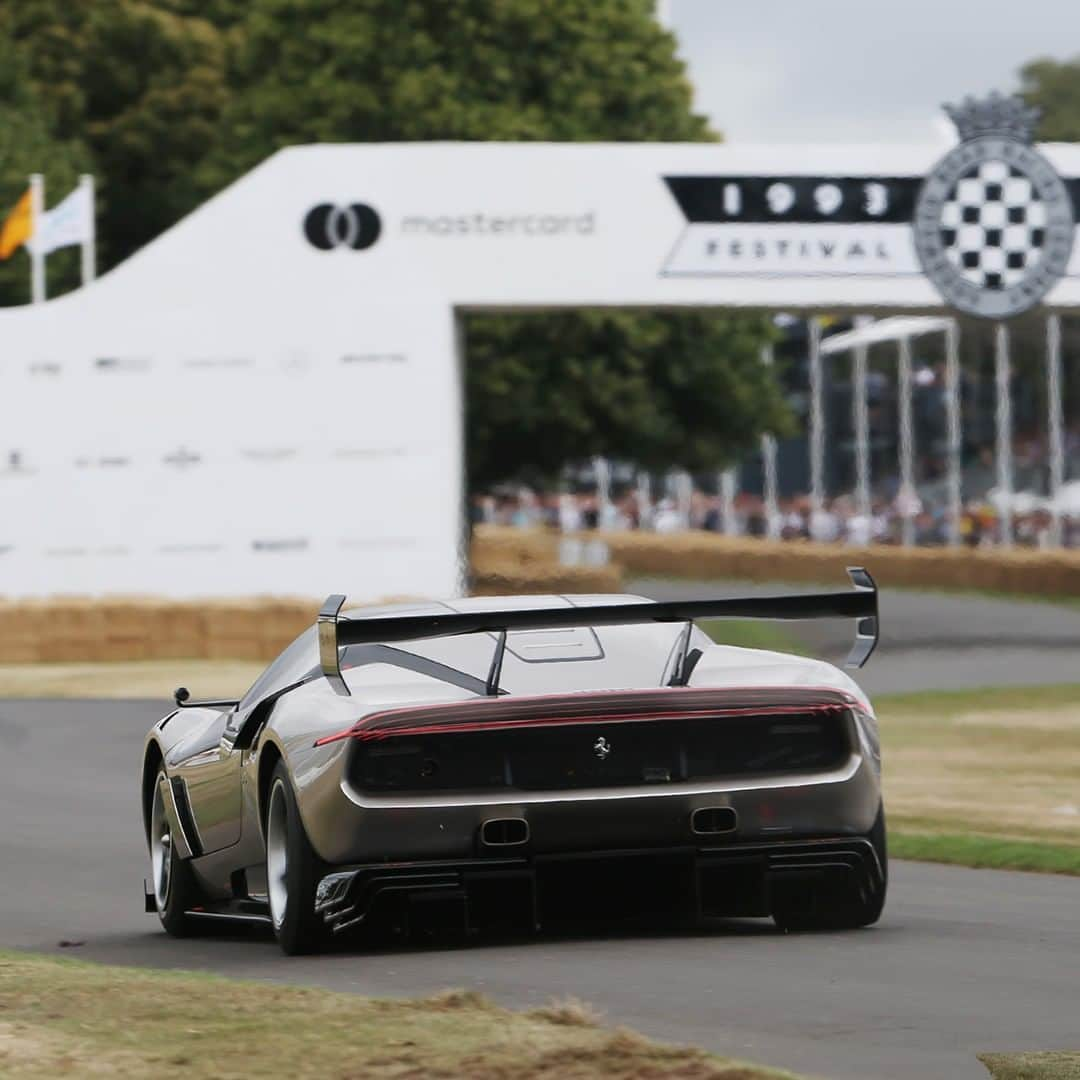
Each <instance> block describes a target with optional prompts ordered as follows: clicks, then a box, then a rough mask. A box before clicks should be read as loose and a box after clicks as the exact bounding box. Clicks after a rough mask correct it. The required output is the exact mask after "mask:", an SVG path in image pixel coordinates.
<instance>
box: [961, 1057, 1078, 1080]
mask: <svg viewBox="0 0 1080 1080" xmlns="http://www.w3.org/2000/svg"><path fill="white" fill-rule="evenodd" d="M979 1060H980V1061H981V1062H982V1063H983V1064H984V1065H985V1066H986V1068H987V1069H988V1070H989V1072H990V1075H991V1077H992V1078H993V1080H1080V1051H1077V1050H1058V1051H1047V1052H1045V1053H1037V1054H979Z"/></svg>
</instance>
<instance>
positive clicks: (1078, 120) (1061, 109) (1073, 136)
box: [1020, 58, 1080, 142]
mask: <svg viewBox="0 0 1080 1080" xmlns="http://www.w3.org/2000/svg"><path fill="white" fill-rule="evenodd" d="M1020 92H1021V94H1022V95H1023V96H1024V98H1025V100H1026V101H1027V102H1028V104H1029V105H1036V106H1038V107H1039V108H1040V109H1041V110H1042V118H1041V119H1040V121H1039V130H1038V137H1039V138H1040V139H1044V140H1046V141H1048V142H1075V141H1077V140H1080V58H1077V59H1075V60H1051V59H1049V58H1043V59H1039V60H1032V61H1031V63H1029V64H1025V65H1024V66H1023V67H1022V68H1021V69H1020Z"/></svg>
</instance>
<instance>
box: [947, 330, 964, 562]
mask: <svg viewBox="0 0 1080 1080" xmlns="http://www.w3.org/2000/svg"><path fill="white" fill-rule="evenodd" d="M960 394H961V389H960V327H959V325H958V324H957V322H956V320H955V319H950V320H949V325H948V327H947V328H946V330H945V418H946V423H947V424H948V434H947V447H948V448H947V464H946V468H947V473H946V481H945V483H946V490H947V491H948V496H947V498H948V507H949V512H948V521H947V529H948V540H949V543H950V544H952V545H954V546H955V545H957V544H959V543H960V517H961V514H962V513H963V491H962V489H961V483H962V468H963V450H964V446H963V437H962V432H961V427H960V425H961V409H962V405H963V402H962V401H961V398H960Z"/></svg>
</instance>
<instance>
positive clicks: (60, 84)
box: [0, 0, 228, 266]
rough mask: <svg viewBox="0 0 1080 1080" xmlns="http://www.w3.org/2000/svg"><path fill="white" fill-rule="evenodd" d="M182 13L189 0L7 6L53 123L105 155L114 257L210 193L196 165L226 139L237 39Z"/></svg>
mask: <svg viewBox="0 0 1080 1080" xmlns="http://www.w3.org/2000/svg"><path fill="white" fill-rule="evenodd" d="M220 7H223V4H221V3H219V4H217V5H211V9H212V10H216V9H217V8H220ZM174 9H176V10H174ZM178 11H179V12H181V13H178ZM182 11H183V5H182V4H180V3H179V2H178V0H158V3H156V4H154V3H143V2H139V0H93V2H92V3H91V2H87V0H82V2H73V0H19V3H18V4H13V5H11V6H10V7H9V8H7V9H6V10H5V11H4V14H3V16H2V19H3V23H2V24H0V25H6V27H7V29H8V32H9V33H10V34H11V36H12V37H13V39H14V40H15V41H16V42H18V44H19V46H20V53H21V54H22V56H23V57H24V59H25V63H26V65H27V68H28V71H29V74H30V78H31V81H32V83H33V85H34V88H35V90H36V92H37V94H38V97H39V99H40V101H41V102H42V104H43V105H44V107H45V109H46V110H47V116H48V119H49V122H50V124H51V126H52V130H53V131H54V132H55V133H56V135H57V136H58V137H59V138H60V139H76V138H78V139H81V140H83V141H85V143H86V144H87V146H88V147H89V149H90V151H91V153H92V154H93V158H94V162H95V170H94V171H95V172H96V174H97V176H98V180H99V183H98V190H99V196H100V197H99V201H98V207H99V222H98V228H99V235H100V239H101V242H100V244H99V258H100V259H101V261H102V262H103V264H104V265H105V266H109V265H112V264H114V263H116V262H119V261H120V260H121V259H123V258H125V257H127V256H128V255H130V254H131V253H132V252H133V251H135V250H136V249H137V248H139V247H141V246H142V245H143V244H145V243H147V242H148V241H149V240H151V239H152V238H153V237H154V236H156V235H157V234H158V233H160V232H162V231H163V230H164V229H166V228H168V227H169V226H170V225H172V224H174V223H175V222H176V221H177V220H178V219H179V218H180V217H182V216H183V215H184V214H186V213H189V212H190V211H191V210H193V209H194V208H195V207H196V206H197V205H198V204H199V202H201V201H202V199H203V198H204V197H205V195H206V192H205V191H204V190H203V189H201V188H200V187H198V186H197V185H196V183H195V180H194V174H195V170H196V167H197V166H198V164H199V162H201V161H202V160H203V158H204V157H205V155H206V153H207V150H208V149H209V148H211V147H212V146H213V145H214V143H215V142H216V140H217V138H218V137H219V125H220V118H221V113H222V110H223V109H224V107H225V103H226V99H227V97H228V90H227V87H226V83H225V44H224V40H223V37H222V34H221V32H220V31H219V30H218V28H217V27H216V26H214V25H213V24H212V23H210V22H208V21H206V20H205V19H202V18H197V17H194V16H192V15H185V14H183V13H182Z"/></svg>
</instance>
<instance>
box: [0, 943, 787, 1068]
mask: <svg viewBox="0 0 1080 1080" xmlns="http://www.w3.org/2000/svg"><path fill="white" fill-rule="evenodd" d="M0 1015H3V1016H4V1018H5V1019H4V1024H3V1025H0V1075H3V1076H4V1077H5V1078H6V1077H9V1076H10V1077H13V1078H15V1080H38V1078H45V1077H50V1078H51V1077H54V1076H57V1075H70V1076H123V1077H128V1076H131V1077H142V1076H151V1075H156V1074H158V1073H161V1072H164V1073H167V1074H173V1073H183V1074H184V1075H187V1076H215V1077H220V1078H237V1080H239V1078H240V1077H244V1078H247V1077H278V1076H290V1077H299V1078H301V1080H307V1078H309V1077H310V1078H316V1077H317V1078H318V1080H326V1078H328V1077H329V1078H332V1080H344V1078H352V1080H428V1078H434V1080H451V1078H454V1080H458V1078H462V1077H469V1078H476V1080H593V1078H597V1080H664V1078H675V1080H782V1078H783V1077H787V1076H789V1075H790V1074H786V1073H779V1072H776V1071H772V1070H768V1069H759V1068H756V1067H754V1066H750V1065H745V1064H741V1063H736V1062H731V1061H727V1060H725V1059H722V1058H719V1057H716V1056H715V1055H713V1054H708V1053H706V1052H705V1051H703V1050H698V1049H695V1048H693V1047H674V1046H665V1045H662V1044H659V1043H654V1042H651V1041H649V1040H648V1039H645V1038H643V1037H642V1036H639V1035H637V1034H635V1033H634V1032H629V1031H622V1030H611V1029H610V1028H604V1027H601V1026H598V1025H597V1024H596V1023H595V1022H593V1019H592V1018H593V1016H594V1015H595V1014H592V1013H591V1010H589V1008H588V1006H586V1005H583V1004H581V1003H579V1002H563V1003H560V1004H557V1005H553V1006H550V1007H548V1008H547V1009H541V1010H534V1011H533V1012H532V1013H514V1012H511V1011H509V1010H507V1009H503V1008H500V1007H499V1006H497V1005H495V1004H494V1003H492V1002H491V1001H489V1000H488V999H486V998H485V997H483V995H481V994H478V993H477V992H476V991H474V990H468V989H465V990H449V991H446V992H444V993H441V994H438V995H435V996H432V997H428V998H424V999H420V1000H413V1001H387V1000H372V999H370V998H363V997H360V996H357V995H352V994H340V993H332V992H329V991H324V990H313V989H302V988H295V987H286V986H275V985H267V984H262V983H249V982H241V981H238V980H228V979H221V978H214V977H211V976H202V975H193V974H182V973H175V972H165V971H153V972H148V971H140V970H135V969H126V968H112V967H105V966H103V965H97V964H87V963H80V962H78V961H70V960H54V959H51V958H45V957H35V956H31V955H28V954H25V953H11V952H8V953H0Z"/></svg>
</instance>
